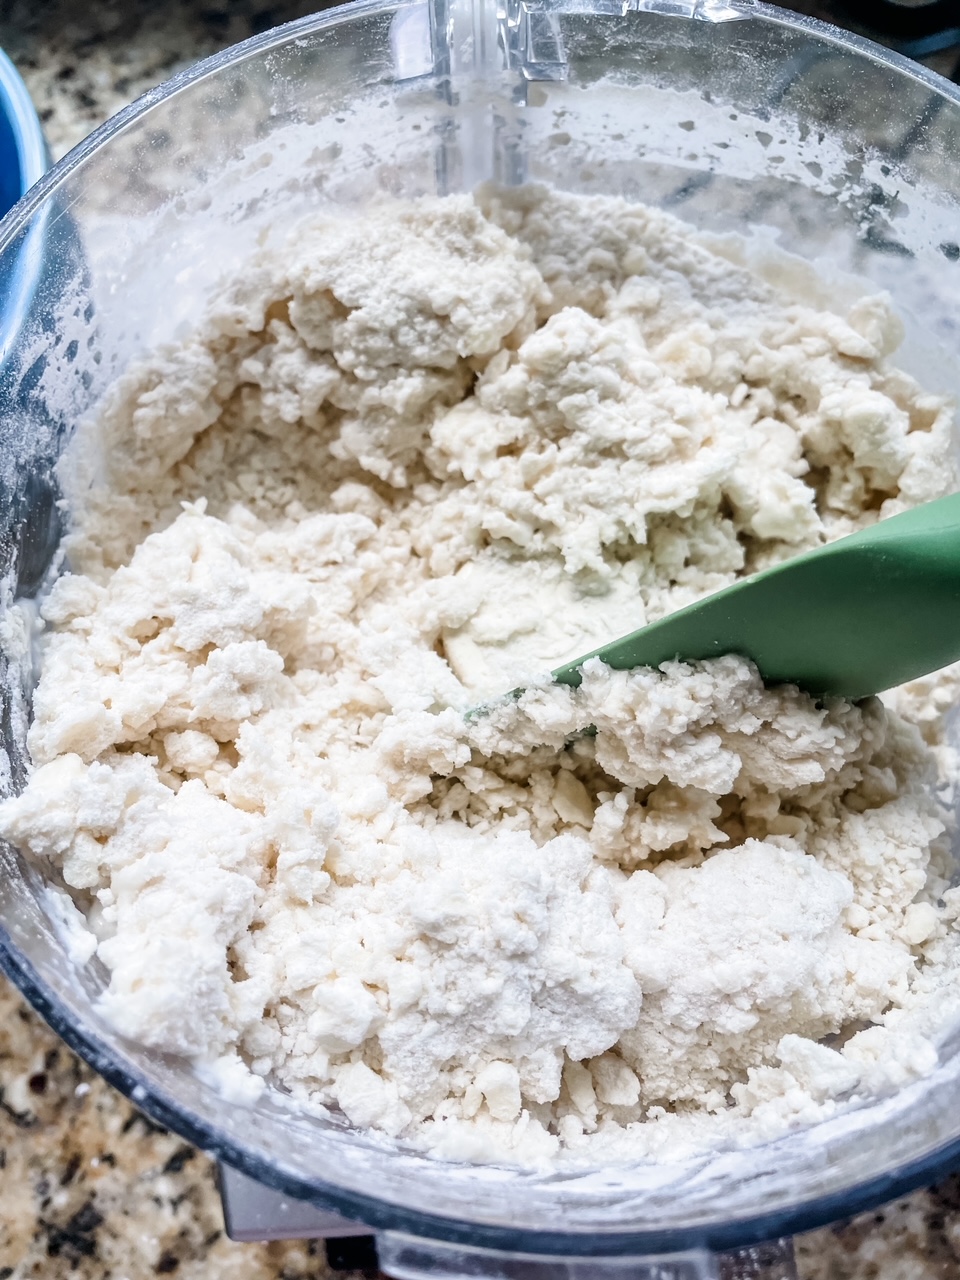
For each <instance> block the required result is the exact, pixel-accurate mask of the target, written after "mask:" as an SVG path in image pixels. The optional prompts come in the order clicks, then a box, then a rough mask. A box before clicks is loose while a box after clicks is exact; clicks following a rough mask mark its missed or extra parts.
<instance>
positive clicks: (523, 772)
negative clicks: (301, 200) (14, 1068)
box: [0, 188, 960, 1165]
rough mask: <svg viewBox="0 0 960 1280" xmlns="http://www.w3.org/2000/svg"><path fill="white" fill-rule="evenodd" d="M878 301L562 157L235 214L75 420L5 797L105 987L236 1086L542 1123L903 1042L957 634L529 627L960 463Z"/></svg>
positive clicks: (135, 1029)
mask: <svg viewBox="0 0 960 1280" xmlns="http://www.w3.org/2000/svg"><path fill="white" fill-rule="evenodd" d="M898 341H899V326H898V323H897V321H896V319H895V317H894V316H893V315H892V313H891V311H890V308H889V304H888V302H887V301H886V300H885V299H884V298H882V297H866V298H863V299H861V300H860V301H858V302H857V303H856V304H855V305H854V306H853V307H852V308H851V309H850V310H849V311H848V312H847V313H846V314H845V315H837V314H833V313H832V312H829V311H824V310H822V309H817V308H816V307H814V306H812V305H809V304H807V303H805V302H804V301H803V300H802V299H800V298H797V297H791V296H790V295H788V294H787V293H786V292H785V291H784V290H783V289H782V288H780V287H778V286H777V285H776V283H775V282H773V283H771V282H770V281H767V280H764V279H761V278H760V276H759V275H758V274H754V273H752V272H751V271H750V270H748V269H747V268H746V267H744V266H743V265H742V264H738V263H737V262H736V261H734V260H733V256H732V255H727V256H725V255H724V253H723V250H722V246H721V245H713V246H711V247H708V245H707V244H706V243H705V242H702V241H700V240H698V239H697V237H696V235H695V234H694V233H693V232H692V230H691V229H690V228H689V227H686V226H684V225H683V224H682V223H680V222H678V221H676V220H674V219H672V218H670V217H668V216H667V215H665V214H663V213H660V212H657V211H655V210H652V209H648V208H645V207H643V206H641V205H631V204H628V203H626V202H624V201H621V200H617V199H612V198H607V197H591V198H587V197H579V196H571V195H562V194H558V193H556V192H551V191H548V190H545V189H542V188H524V189H521V190H518V191H511V192H502V191H496V190H489V191H483V192H480V193H479V194H478V195H477V196H476V197H475V198H471V197H467V196H458V197H449V198H445V199H425V200H422V201H419V202H416V203H413V204H404V205H394V204H384V205H383V206H382V207H378V208H375V209H372V210H370V211H369V212H368V213H366V214H365V215H364V216H362V217H359V216H358V217H355V218H353V219H349V220H348V219H337V218H326V219H321V220H317V221H314V222H312V223H310V224H309V225H306V226H303V227H300V228H298V229H297V232H296V234H295V235H294V236H292V237H291V239H290V240H289V243H287V244H286V245H285V246H284V247H283V248H281V249H280V250H263V251H262V252H261V254H260V256H259V257H258V258H257V259H256V260H255V261H252V262H250V263H247V264H246V265H245V267H244V271H243V274H242V276H238V277H237V279H235V280H233V281H231V282H228V284H226V285H225V286H224V288H223V290H222V291H221V293H220V294H219V295H218V296H217V297H216V298H215V299H214V300H213V302H212V304H211V307H210V310H209V313H208V314H207V315H206V317H205V318H204V319H203V321H202V323H200V324H199V325H198V327H197V329H196V331H195V333H194V334H193V335H192V336H190V337H188V338H186V339H184V340H183V341H181V342H179V343H178V344H177V345H173V346H170V347H169V348H166V349H164V350H162V351H158V352H156V353H155V354H154V355H153V356H151V357H150V358H149V359H148V360H146V361H145V362H144V363H142V364H140V365H138V366H137V367H136V368H134V369H132V370H131V371H130V372H129V373H128V374H127V375H125V376H124V377H123V378H122V379H121V381H120V382H119V384H118V385H117V386H116V387H115V388H114V390H113V392H112V393H111V395H110V396H109V398H108V400H107V402H106V403H105V404H104V406H103V407H102V410H101V412H100V413H99V416H98V417H97V419H96V421H94V422H92V423H90V424H87V426H86V427H84V428H83V429H82V430H81V431H80V433H79V435H78V438H77V439H76V441H75V442H74V444H73V445H72V446H71V448H70V449H69V451H68V453H67V455H66V459H65V462H64V464H63V468H62V477H63V483H64V488H65V490H66V492H67V495H68V499H69V504H70V512H71V521H72V523H71V528H70V533H69V536H68V538H67V541H66V554H67V557H68V564H69V572H66V573H64V574H63V575H62V576H61V577H60V578H59V580H58V581H56V583H55V584H54V585H53V587H52V589H51V591H50V593H49V595H48V597H47V598H46V600H45V603H44V605H43V617H44V619H45V621H46V628H47V630H46V633H45V639H44V648H43V670H42V676H41V679H40V683H39V686H38V688H37V690H36V696H35V702H34V711H35V719H34V723H33V727H32V729H31V731H30V738H29V746H30V751H31V754H32V758H33V761H34V765H35V768H34V771H33V773H32V775H31V778H30V780H29V783H28V785H27V787H26V790H25V791H24V792H23V794H22V795H21V796H19V797H17V798H12V799H8V800H6V801H5V802H4V803H3V804H2V805H0V831H2V833H3V834H4V835H5V836H6V837H7V838H9V839H11V840H13V841H14V842H15V843H17V844H18V845H20V846H21V847H22V848H24V849H26V850H28V851H29V852H30V854H32V855H33V856H34V857H36V858H38V859H40V860H41V861H42V862H43V863H44V864H45V865H47V866H49V867H50V868H51V869H54V868H55V869H56V870H57V872H58V873H59V874H60V875H61V876H62V880H63V882H64V883H65V885H66V886H68V888H69V889H70V891H71V893H72V895H73V898H74V901H75V902H76V903H77V905H78V906H79V907H80V909H81V911H82V912H83V914H84V917H85V919H86V924H85V925H82V926H78V924H77V921H76V920H73V921H72V924H71V929H72V934H73V938H74V942H73V945H74V947H75V949H76V950H78V951H79V953H80V955H81V957H85V955H86V954H87V951H86V950H85V948H84V947H83V946H82V945H79V944H78V943H77V937H76V935H77V932H78V928H79V929H80V932H81V935H82V930H83V929H88V930H90V931H92V933H93V935H95V938H96V955H97V957H98V958H99V961H100V962H102V964H103V965H104V966H105V969H106V971H107V973H108V975H109V984H108V986H107V987H106V990H105V992H104V994H103V997H102V1000H101V1007H102V1010H103V1013H104V1015H105V1016H106V1017H107V1018H108V1019H109V1020H110V1021H111V1022H112V1024H113V1025H114V1026H115V1027H116V1028H117V1029H118V1030H119V1031H121V1032H122V1033H123V1034H125V1035H127V1036H129V1037H132V1038H133V1039H136V1040H140V1041H142V1042H144V1043H146V1044H148V1045H152V1046H155V1047H157V1048H158V1049H162V1050H165V1051H168V1052H171V1053H176V1054H183V1055H187V1056H189V1057H191V1058H193V1059H195V1060H196V1061H197V1063H198V1066H199V1067H200V1068H201V1069H203V1070H206V1071H207V1072H209V1073H211V1074H212V1075H213V1076H215V1077H216V1078H218V1079H219V1080H220V1081H221V1082H222V1083H223V1085H224V1087H225V1088H229V1089H230V1090H232V1092H233V1093H234V1095H235V1096H249V1097H253V1096H255V1095H256V1093H257V1090H258V1089H262V1088H263V1087H264V1084H263V1082H264V1081H269V1082H271V1083H272V1084H273V1085H275V1086H276V1087H279V1088H282V1089H285V1090H287V1091H288V1092H289V1093H291V1094H292V1095H293V1096H294V1097H295V1098H296V1099H297V1100H299V1102H300V1103H301V1104H302V1105H303V1106H305V1107H323V1106H326V1107H335V1108H339V1109H340V1110H341V1111H342V1112H343V1113H344V1114H345V1115H346V1117H347V1118H348V1120H349V1121H350V1122H352V1123H353V1124H355V1125H358V1126H363V1127H370V1128H374V1129H377V1130H380V1131H382V1132H384V1133H386V1134H388V1135H390V1136H392V1137H394V1138H399V1139H401V1140H403V1141H405V1142H409V1143H413V1144H416V1145H419V1146H421V1147H423V1148H426V1149H429V1150H431V1151H434V1152H435V1153H437V1154H440V1155H444V1156H448V1157H455V1158H466V1159H471V1160H477V1161H481V1160H509V1161H514V1162H520V1163H524V1164H533V1165H537V1164H543V1163H545V1162H549V1161H550V1160H553V1159H555V1158H562V1159H568V1160H596V1161H601V1160H612V1159H635V1158H638V1157H648V1156H653V1157H657V1156H669V1157H670V1158H673V1157H675V1156H677V1155H678V1154H680V1153H682V1152H683V1151H685V1150H688V1149H692V1148H697V1147H700V1148H702V1147H704V1146H708V1145H710V1144H716V1143H724V1142H741V1141H749V1140H759V1139H760V1138H763V1137H766V1136H769V1135H771V1134H775V1133H778V1132H781V1131H782V1130H783V1129H784V1128H785V1127H788V1126H790V1125H794V1124H800V1123H808V1122H811V1121H814V1120H816V1119H818V1118H822V1117H824V1116H826V1115H829V1114H830V1113H831V1112H832V1111H833V1110H835V1109H836V1107H837V1106H839V1105H841V1104H843V1103H844V1102H846V1101H848V1100H850V1099H851V1098H854V1099H855V1098H857V1097H862V1096H869V1095H871V1094H873V1093H877V1092H882V1091H884V1090H886V1089H889V1088H892V1087H896V1086H897V1085H899V1084H902V1083H903V1082H904V1081H906V1080H908V1079H911V1078H914V1077H916V1076H917V1075H920V1074H923V1073H924V1072H926V1071H929V1070H930V1069H931V1067H932V1066H933V1065H934V1064H935V1062H936V1047H935V1041H936V1036H937V1034H938V1027H939V1023H938V1019H940V1021H941V1022H942V1021H943V1020H944V1019H945V1018H946V1017H947V1016H948V1015H951V1014H952V1015H954V1016H955V1015H956V1014H957V1012H958V1010H957V1009H955V1008H954V1007H953V1006H954V1005H955V1004H956V1003H957V1001H956V998H955V997H952V998H951V997H949V996H948V993H949V991H950V990H951V989H952V988H951V983H952V982H953V981H954V980H955V977H956V976H957V972H958V968H960V959H958V951H957V944H956V936H957V935H956V931H955V928H954V918H955V916H956V915H957V914H960V904H958V903H957V902H956V900H955V897H954V893H955V891H953V890H950V889H949V888H948V883H949V880H948V875H949V858H948V853H947V844H946V840H947V835H948V831H947V827H948V818H947V812H946V809H945V807H944V805H943V803H942V797H941V796H940V795H939V794H938V791H937V788H938V786H939V785H940V784H941V783H942V781H943V775H944V773H949V772H950V771H951V770H953V768H954V765H955V761H954V757H953V755H952V752H951V749H950V748H949V747H948V746H947V745H946V743H945V741H944V737H943V732H942V716H941V713H942V711H943V710H944V709H945V708H946V706H948V705H949V703H950V702H951V701H952V697H953V690H954V689H955V687H956V683H957V677H956V676H955V675H953V676H951V675H950V674H949V673H948V675H947V676H945V677H944V678H943V679H942V680H939V681H937V680H933V681H929V680H928V681H927V682H918V684H917V685H916V686H915V687H914V688H913V689H912V690H911V689H908V690H906V691H901V692H899V693H898V694H897V695H896V696H895V701H896V703H897V705H898V706H899V708H900V711H901V712H902V713H903V714H902V715H901V714H897V712H895V711H894V710H893V709H892V706H893V701H891V707H890V708H885V707H884V706H883V705H882V704H881V703H880V702H879V701H877V700H868V701H866V702H864V703H863V704H861V705H858V706H851V705H849V704H847V703H843V702H839V701H828V702H827V703H826V704H825V705H820V704H818V703H816V702H815V701H814V700H813V699H811V698H810V697H808V696H807V695H805V694H803V693H800V692H798V691H797V690H796V689H794V688H788V687H783V688H777V689H769V690H768V689H765V688H764V687H763V685H762V683H761V682H760V680H759V678H758V676H757V674H756V671H755V670H754V669H753V668H752V667H751V666H750V665H749V664H748V663H746V662H744V661H743V660H741V659H739V658H735V657H728V658H723V659H719V660H717V661H713V662H708V663H702V664H692V665H687V664H682V663H672V664H667V665H665V666H664V668H663V669H662V670H660V671H650V670H640V671H635V672H631V673H616V672H612V671H610V670H608V669H607V668H606V667H604V666H603V664H601V663H599V662H597V661H595V660H594V661H592V662H590V663H589V664H587V666H586V667H585V668H584V680H583V684H582V686H581V687H580V688H579V689H577V690H572V689H569V688H565V687H560V686H556V685H553V684H551V683H550V681H549V678H548V676H547V675H545V673H546V672H548V671H549V669H550V667H552V666H554V665H556V664H558V663H559V662H561V661H563V660H567V659H570V658H573V657H575V656H577V655H578V654H582V653H584V652H586V651H588V650H590V649H591V648H593V647H595V646H596V645H597V644H599V643H600V642H601V641H603V640H605V639H609V638H612V637H613V636H616V635H618V634H622V633H624V632H626V631H629V630H633V629H635V628H636V627H638V626H641V625H642V624H643V623H644V621H645V620H650V619H653V618H656V617H658V616H661V615H663V614H664V613H667V612H669V611H670V610H672V609H674V608H677V607H678V606H680V605H682V604H685V603H687V602H689V601H691V600H693V599H695V598H697V597H699V596H701V595H703V594H704V593H706V592H709V591H713V590H715V589H717V588H719V587H721V586H724V585H725V584H727V583H729V582H731V581H732V580H734V579H735V578H736V577H737V576H739V575H742V574H744V573H747V572H750V571H752V570H755V569H757V568H760V567H762V566H765V565H768V564H772V563H776V562H778V561H781V560H783V559H785V558H787V557H789V556H791V555H794V554H795V553H797V552H798V551H800V550H803V549H805V548H809V547H814V546H817V545H819V544H821V543H822V542H823V541H825V540H827V539H830V538H834V537H837V536H840V535H842V534H844V533H847V532H849V531H851V530H853V529H856V528H861V527H863V526H865V525H867V524H869V523H871V522H872V521H875V520H877V519H878V518H882V517H883V516H886V515H889V514H893V513H895V512H896V511H899V510H901V509H904V508H905V507H908V506H911V505H913V504H915V503H918V502H921V501H925V500H928V499H931V498H934V497H937V496H939V495H940V494H942V493H944V492H946V491H949V490H952V489H953V488H955V487H956V485H957V479H956V476H955V475H954V472H953V469H952V465H951V463H950V461H949V449H948V444H949V434H950V427H951V418H952V406H951V405H950V404H949V402H948V401H947V400H946V399H944V398H943V397H939V396H936V395H932V394H929V393H927V392H925V391H924V390H923V389H922V388H921V387H920V386H918V385H917V384H916V383H915V382H914V381H913V380H912V379H911V378H910V377H908V376H907V375H906V374H904V373H903V372H900V371H898V370H897V369H896V368H895V367H894V366H893V365H891V364H890V363H889V362H888V356H889V355H890V353H891V352H892V351H893V350H894V349H895V347H896V345H897V343H898ZM951 681H952V683H951ZM519 685H523V686H525V692H524V693H523V694H522V695H521V696H520V697H518V698H514V699H506V700H501V701H494V702H493V703H492V704H491V705H490V706H489V707H488V709H487V710H486V711H485V712H484V713H483V714H481V715H476V716H473V715H471V716H466V715H465V714H464V713H465V711H466V710H467V709H468V708H470V707H471V706H475V705H476V704H477V703H478V702H481V701H483V700H484V699H489V698H491V697H492V695H495V694H498V693H502V692H504V691H506V690H508V689H510V688H512V687H514V686H519ZM594 730H595V732H594ZM938 769H939V777H938ZM58 910H59V911H60V912H61V914H63V913H68V914H69V911H70V910H71V908H70V906H69V903H66V904H64V903H63V902H62V901H61V902H60V906H59V908H58ZM91 946H92V943H91ZM951 999H952V1003H951ZM934 1006H935V1008H934Z"/></svg>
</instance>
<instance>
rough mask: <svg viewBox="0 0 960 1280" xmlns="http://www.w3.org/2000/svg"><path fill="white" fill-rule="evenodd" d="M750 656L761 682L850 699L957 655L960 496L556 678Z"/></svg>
mask: <svg viewBox="0 0 960 1280" xmlns="http://www.w3.org/2000/svg"><path fill="white" fill-rule="evenodd" d="M725 653H736V654H740V655H741V656H742V657H745V658H751V659H752V660H753V661H754V662H755V663H756V665H757V667H758V669H759V671H760V674H761V676H762V677H763V679H764V682H765V683H766V684H783V683H789V684H797V685H799V686H800V687H801V688H802V689H806V690H807V691H808V692H810V693H813V694H816V695H824V694H837V695H842V696H843V697H845V698H849V699H851V700H853V699H856V698H865V697H867V696H868V695H869V694H873V693H880V692H881V691H882V690H883V689H890V688H892V687H893V685H897V684H902V683H903V682H904V681H905V680H914V679H916V677H917V676H922V675H926V674H927V673H928V672H930V671H936V670H938V669H939V668H940V667H944V666H946V665H947V664H948V663H950V662H955V661H956V660H957V659H958V658H960V494H953V495H951V496H950V497H947V498H940V499H939V500H938V501H936V502H928V503H925V504H924V505H923V506H920V507H915V508H914V509H913V510H912V511H906V512H904V513H903V514H902V515H899V516H892V517H891V518H890V519H889V520H884V521H882V522H881V523H879V524H875V525H872V526H871V527H870V528H869V529H864V530H862V531H861V532H860V533H854V534H851V536H850V537H848V538H840V539H839V540H838V541H837V542H831V543H829V544H828V545H827V546H825V547H821V548H819V549H818V550H816V551H809V552H807V553H806V554H804V555H799V556H797V557H796V558H795V559H793V560H788V561H787V562H786V563H785V564H782V565H778V566H777V567H776V568H774V569H766V570H764V571H763V572H762V573H757V574H754V575H753V576H752V577H750V578H744V579H743V581H741V582H736V583H734V584H733V586H730V587H726V588H724V590H723V591H718V592H716V594H714V595H712V596H707V597H705V599H703V600H699V601H697V603H696V604H691V605H688V606H687V607H686V608H685V609H680V610H678V611H677V612H676V613H673V614H670V615H669V616H668V617H666V618H662V619H661V620H660V621H659V622H654V623H651V625H650V626H648V627H644V628H643V629H642V630H640V631H634V632H632V633H631V634H630V635H628V636H623V637H622V638H621V639H620V640H614V641H613V642H612V643H611V644H607V645H604V646H603V648H602V649H595V650H594V651H593V653H588V654H585V655H584V656H583V657H582V658H578V659H577V660H576V661H575V662H569V663H567V664H566V665H565V666H562V667H559V668H558V669H557V670H556V671H554V673H553V675H554V678H555V679H556V680H558V681H560V682H561V683H562V684H569V685H578V684H579V683H580V667H581V666H582V665H583V663H584V662H586V660H587V659H588V658H593V657H598V658H602V659H603V661H604V662H606V663H607V664H608V666H611V667H616V668H618V669H624V668H627V667H641V666H644V667H656V666H659V665H660V663H661V662H667V661H669V660H671V659H673V658H687V659H698V658H716V657H719V656H720V655H721V654H725Z"/></svg>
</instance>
